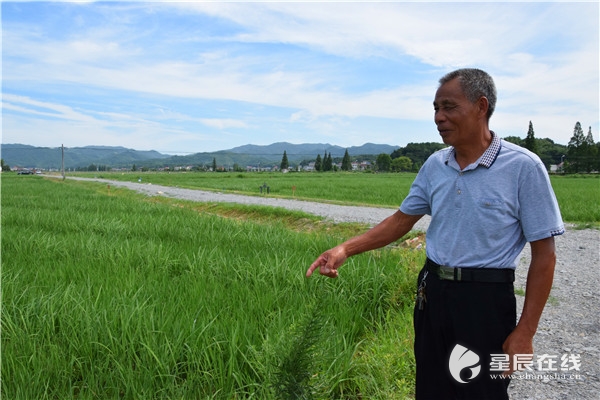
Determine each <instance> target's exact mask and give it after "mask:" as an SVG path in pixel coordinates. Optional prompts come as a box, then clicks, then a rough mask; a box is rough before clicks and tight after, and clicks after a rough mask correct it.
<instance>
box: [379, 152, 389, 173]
mask: <svg viewBox="0 0 600 400" xmlns="http://www.w3.org/2000/svg"><path fill="white" fill-rule="evenodd" d="M375 163H376V164H377V171H384V172H388V171H389V170H390V168H391V165H392V157H391V156H390V155H389V154H386V153H381V154H380V155H378V156H377V160H376V161H375Z"/></svg>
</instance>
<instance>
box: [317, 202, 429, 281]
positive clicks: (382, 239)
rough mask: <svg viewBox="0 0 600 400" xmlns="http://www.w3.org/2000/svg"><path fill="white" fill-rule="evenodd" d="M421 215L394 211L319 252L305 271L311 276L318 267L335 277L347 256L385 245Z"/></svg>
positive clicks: (407, 228) (402, 233)
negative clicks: (345, 239)
mask: <svg viewBox="0 0 600 400" xmlns="http://www.w3.org/2000/svg"><path fill="white" fill-rule="evenodd" d="M421 217H422V215H408V214H404V213H403V212H402V211H396V212H395V213H394V214H393V215H391V216H389V217H387V218H386V219H384V220H383V221H381V222H380V223H379V224H378V225H376V226H375V227H373V228H372V229H370V230H368V231H367V232H365V233H363V234H362V235H359V236H356V237H354V238H352V239H349V240H347V241H346V242H344V243H342V244H340V245H338V246H336V247H334V248H333V249H330V250H327V251H326V252H324V253H323V254H321V255H320V256H319V257H318V258H317V259H316V260H315V262H313V263H312V264H311V266H310V267H309V268H308V271H306V276H307V277H308V276H311V275H312V274H313V272H314V271H315V270H316V269H317V268H318V269H319V272H320V273H321V275H325V276H328V277H330V278H337V276H338V271H337V269H338V268H339V267H340V266H341V265H342V264H343V263H344V261H346V259H347V258H348V257H351V256H353V255H356V254H359V253H363V252H365V251H369V250H374V249H378V248H380V247H383V246H386V245H388V244H390V243H392V242H394V241H396V240H398V239H400V238H401V237H402V236H404V235H406V234H407V233H408V232H409V231H410V230H411V229H412V227H413V226H414V224H415V223H416V222H417V221H418V220H419V219H421Z"/></svg>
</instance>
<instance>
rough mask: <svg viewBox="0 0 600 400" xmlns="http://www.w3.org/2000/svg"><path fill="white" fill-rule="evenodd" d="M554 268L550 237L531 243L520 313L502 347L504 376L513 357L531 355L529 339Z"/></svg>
mask: <svg viewBox="0 0 600 400" xmlns="http://www.w3.org/2000/svg"><path fill="white" fill-rule="evenodd" d="M555 265H556V252H555V247H554V237H549V238H546V239H542V240H538V241H535V242H531V264H530V266H529V272H528V273H527V285H526V289H525V303H524V304H523V312H522V313H521V318H520V319H519V323H518V324H517V327H516V328H515V330H514V331H513V332H512V333H511V334H510V335H509V336H508V338H506V341H505V342H504V345H503V350H504V353H505V354H508V355H509V357H510V361H511V371H509V372H508V374H510V373H512V372H513V370H512V368H513V365H512V361H513V356H514V355H515V354H531V355H533V336H534V335H535V332H536V331H537V327H538V323H539V321H540V317H541V315H542V311H543V310H544V306H545V305H546V301H547V300H548V296H549V295H550V289H552V280H553V279H554V267H555Z"/></svg>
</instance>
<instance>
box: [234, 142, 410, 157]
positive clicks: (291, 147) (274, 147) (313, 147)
mask: <svg viewBox="0 0 600 400" xmlns="http://www.w3.org/2000/svg"><path fill="white" fill-rule="evenodd" d="M398 148H399V146H390V145H387V144H374V143H365V144H363V145H362V146H352V147H347V148H346V147H340V146H334V145H331V144H329V143H325V144H323V143H305V144H292V143H288V142H278V143H273V144H270V145H267V146H258V145H254V144H247V145H245V146H240V147H234V148H233V149H230V150H225V151H226V152H231V153H237V154H256V155H279V156H281V155H283V152H284V151H285V152H286V154H287V155H288V157H289V156H290V155H300V156H308V157H316V156H317V154H321V155H323V154H324V153H325V152H327V153H328V154H329V153H331V156H332V157H343V156H344V153H345V152H346V149H348V153H349V154H352V155H363V154H365V155H366V154H369V155H377V154H381V153H386V154H390V153H391V152H393V151H394V150H396V149H398Z"/></svg>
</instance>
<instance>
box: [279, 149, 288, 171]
mask: <svg viewBox="0 0 600 400" xmlns="http://www.w3.org/2000/svg"><path fill="white" fill-rule="evenodd" d="M289 167H290V163H289V162H288V156H287V152H286V151H285V150H284V151H283V157H282V158H281V165H280V166H279V168H280V169H281V170H284V169H288V168H289Z"/></svg>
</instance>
